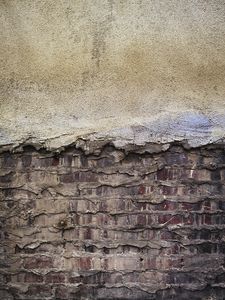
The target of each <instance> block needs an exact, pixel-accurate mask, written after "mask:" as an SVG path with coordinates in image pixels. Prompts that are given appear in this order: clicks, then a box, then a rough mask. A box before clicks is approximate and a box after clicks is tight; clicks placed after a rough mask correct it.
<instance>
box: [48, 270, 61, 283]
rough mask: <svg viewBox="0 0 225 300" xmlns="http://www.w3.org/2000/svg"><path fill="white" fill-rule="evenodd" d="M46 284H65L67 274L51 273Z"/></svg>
mask: <svg viewBox="0 0 225 300" xmlns="http://www.w3.org/2000/svg"><path fill="white" fill-rule="evenodd" d="M45 282H46V283H64V282H65V274H63V273H61V272H55V273H53V272H51V273H48V274H46V275H45Z"/></svg>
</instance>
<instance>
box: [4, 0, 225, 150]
mask: <svg viewBox="0 0 225 300" xmlns="http://www.w3.org/2000/svg"><path fill="white" fill-rule="evenodd" d="M0 22H1V26H0V68H1V69H0V144H1V145H14V146H15V145H18V144H19V143H21V142H24V141H26V140H27V141H33V142H34V143H35V142H43V143H46V145H47V146H49V147H58V146H60V145H63V144H68V143H70V142H72V141H74V140H76V138H77V137H80V136H88V137H89V138H91V139H97V138H100V139H104V138H112V139H113V140H115V141H116V142H117V143H126V142H131V141H132V142H133V143H145V142H147V141H148V142H149V141H154V142H155V141H158V142H167V141H172V140H183V139H186V140H188V142H189V143H190V144H191V145H193V146H196V145H200V144H204V143H208V142H213V141H216V140H218V139H220V138H223V137H224V135H225V131H224V128H225V126H224V125H225V117H224V116H225V2H224V1H220V0H205V1H204V0H189V1H187V0H170V1H169V0H168V1H167V0H164V1H161V0H149V1H144V0H133V1H132V0H123V1H120V0H108V1H106V0H97V1H92V0H86V1H83V0H75V1H72V0H71V1H70V0H60V1H55V0H54V1H53V0H40V1H39V0H35V1H28V0H27V1H26V0H20V1H18V0H0Z"/></svg>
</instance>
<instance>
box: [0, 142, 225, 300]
mask: <svg viewBox="0 0 225 300" xmlns="http://www.w3.org/2000/svg"><path fill="white" fill-rule="evenodd" d="M153 148H154V147H153ZM149 149H151V147H150V148H149V147H148V148H141V149H140V148H133V149H130V151H125V150H119V149H115V148H114V147H113V146H110V145H105V146H103V147H102V148H101V149H98V150H97V151H95V152H93V153H89V154H85V152H84V151H83V150H80V149H76V148H75V147H68V148H67V149H66V150H64V151H62V152H61V153H58V154H56V153H53V152H52V153H51V152H47V151H45V150H43V149H41V150H39V151H37V150H35V149H33V148H31V147H25V148H24V149H23V151H22V152H20V153H14V154H12V153H9V152H4V153H2V154H1V155H0V166H1V169H0V172H1V173H0V175H1V176H0V197H1V202H0V205H1V217H0V226H1V236H0V237H1V248H0V255H1V260H0V295H1V299H4V300H8V299H9V300H11V299H31V300H33V299H40V300H41V299H139V300H143V299H167V300H168V299H179V300H180V299H225V271H224V268H225V261H224V257H225V237H224V232H225V214H224V211H225V198H224V197H225V196H224V193H225V186H224V183H225V181H224V179H225V151H224V145H214V146H213V145H212V146H210V147H209V146H208V147H202V148H197V149H190V150H185V149H184V148H183V147H182V146H181V145H171V146H170V148H169V149H168V150H167V151H149ZM154 149H155V148H154ZM150 152H153V153H150Z"/></svg>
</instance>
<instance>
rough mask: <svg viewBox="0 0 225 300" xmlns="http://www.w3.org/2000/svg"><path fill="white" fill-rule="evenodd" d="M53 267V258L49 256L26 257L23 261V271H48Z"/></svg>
mask: <svg viewBox="0 0 225 300" xmlns="http://www.w3.org/2000/svg"><path fill="white" fill-rule="evenodd" d="M52 267H53V258H52V257H49V256H39V257H26V258H25V259H24V268H25V269H48V268H52Z"/></svg>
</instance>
